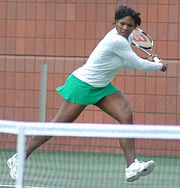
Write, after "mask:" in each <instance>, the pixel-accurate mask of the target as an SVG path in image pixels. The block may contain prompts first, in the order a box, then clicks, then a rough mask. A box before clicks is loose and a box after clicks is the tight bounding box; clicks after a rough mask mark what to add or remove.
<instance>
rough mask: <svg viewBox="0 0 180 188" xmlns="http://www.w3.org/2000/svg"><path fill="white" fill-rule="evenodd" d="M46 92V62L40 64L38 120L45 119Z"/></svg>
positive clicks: (42, 120)
mask: <svg viewBox="0 0 180 188" xmlns="http://www.w3.org/2000/svg"><path fill="white" fill-rule="evenodd" d="M46 93H47V64H42V66H41V91H40V113H39V121H40V122H44V121H45V119H46Z"/></svg>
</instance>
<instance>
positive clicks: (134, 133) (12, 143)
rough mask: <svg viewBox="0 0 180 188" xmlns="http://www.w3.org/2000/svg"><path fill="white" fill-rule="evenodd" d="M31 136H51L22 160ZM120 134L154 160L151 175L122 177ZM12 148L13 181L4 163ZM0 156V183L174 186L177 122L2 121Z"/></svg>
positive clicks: (56, 187) (60, 187) (178, 166)
mask: <svg viewBox="0 0 180 188" xmlns="http://www.w3.org/2000/svg"><path fill="white" fill-rule="evenodd" d="M33 135H39V136H40V135H45V136H54V137H53V138H52V139H51V140H50V141H49V142H47V143H46V144H44V145H43V146H41V147H40V148H39V149H38V150H36V151H35V152H33V153H32V155H31V156H30V157H29V158H28V160H27V161H26V162H25V161H24V151H25V142H26V140H28V139H29V137H31V136H33ZM121 138H136V139H137V141H136V149H137V153H138V158H139V159H140V160H144V161H147V160H151V159H153V160H154V161H155V163H156V167H155V169H154V171H153V172H152V174H150V175H149V176H147V177H144V178H140V179H139V180H137V181H135V182H132V183H130V182H126V181H125V177H124V170H125V168H126V163H125V159H124V156H123V153H122V150H121V148H120V146H119V139H121ZM15 152H18V159H19V161H18V179H17V182H15V181H14V180H12V179H11V177H10V176H9V169H8V167H7V165H6V161H7V159H8V158H9V157H11V156H12V155H13V154H14V153H15ZM0 158H1V160H0V172H1V176H0V187H1V188H2V187H18V188H21V187H31V188H32V187H34V188H39V187H41V188H42V187H47V188H75V187H78V188H100V187H101V188H117V187H121V188H130V187H131V188H135V187H138V188H145V187H146V188H166V187H171V188H177V187H179V185H180V179H179V173H180V160H179V159H180V127H179V126H167V125H166V126H163V125H161V126H160V125H116V124H112V125H110V124H79V123H39V122H38V123H37V122H15V121H5V120H1V121H0ZM24 164H25V165H24ZM24 166H25V167H24Z"/></svg>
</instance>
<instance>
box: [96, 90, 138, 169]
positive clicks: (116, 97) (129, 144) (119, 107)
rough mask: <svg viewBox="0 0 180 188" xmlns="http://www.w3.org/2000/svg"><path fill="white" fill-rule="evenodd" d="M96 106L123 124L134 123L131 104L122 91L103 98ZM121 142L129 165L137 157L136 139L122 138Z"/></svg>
mask: <svg viewBox="0 0 180 188" xmlns="http://www.w3.org/2000/svg"><path fill="white" fill-rule="evenodd" d="M96 106H98V107H99V108H100V109H101V110H103V111H104V112H106V113H107V114H108V115H110V116H111V117H113V118H114V119H116V120H117V121H118V122H119V123H121V124H132V123H133V114H132V110H131V107H130V104H129V102H128V100H127V99H126V97H125V96H124V95H123V94H122V93H121V92H117V93H114V94H112V95H109V96H107V97H105V98H103V99H102V100H101V101H99V102H98V103H97V104H96ZM120 144H121V147H122V149H123V151H124V154H125V158H126V161H127V165H128V166H129V165H130V164H131V163H132V162H133V161H134V160H135V158H136V152H135V139H121V140H120Z"/></svg>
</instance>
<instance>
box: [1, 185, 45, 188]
mask: <svg viewBox="0 0 180 188" xmlns="http://www.w3.org/2000/svg"><path fill="white" fill-rule="evenodd" d="M0 187H16V185H0ZM24 188H45V187H30V186H24Z"/></svg>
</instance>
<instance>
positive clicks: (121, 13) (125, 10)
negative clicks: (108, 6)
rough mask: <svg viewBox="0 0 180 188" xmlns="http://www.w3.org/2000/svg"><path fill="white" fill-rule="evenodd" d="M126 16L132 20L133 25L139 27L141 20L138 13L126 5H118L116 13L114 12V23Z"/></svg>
mask: <svg viewBox="0 0 180 188" xmlns="http://www.w3.org/2000/svg"><path fill="white" fill-rule="evenodd" d="M127 16H131V17H132V19H133V20H134V23H135V25H136V26H137V25H138V26H140V25H141V18H140V13H139V12H136V11H135V10H133V9H132V8H130V7H129V6H127V5H120V6H119V7H118V8H117V9H116V11H115V17H114V19H115V22H116V21H118V20H120V19H122V18H124V17H127Z"/></svg>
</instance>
